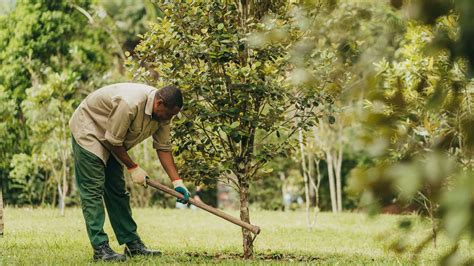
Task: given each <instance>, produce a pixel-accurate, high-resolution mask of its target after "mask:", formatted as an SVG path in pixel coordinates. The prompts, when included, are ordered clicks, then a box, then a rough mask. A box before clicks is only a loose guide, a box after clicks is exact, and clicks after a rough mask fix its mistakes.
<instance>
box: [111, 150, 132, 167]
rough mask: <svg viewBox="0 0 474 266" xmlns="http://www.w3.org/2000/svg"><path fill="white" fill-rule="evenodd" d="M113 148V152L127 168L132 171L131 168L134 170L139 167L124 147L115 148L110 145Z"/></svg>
mask: <svg viewBox="0 0 474 266" xmlns="http://www.w3.org/2000/svg"><path fill="white" fill-rule="evenodd" d="M110 146H111V148H110V150H111V152H112V153H113V154H114V155H115V156H117V158H118V159H119V160H120V161H121V162H122V163H123V164H125V166H126V167H127V169H131V168H134V167H136V166H137V164H136V163H134V162H133V160H132V158H130V155H128V152H127V150H126V149H125V147H124V146H114V145H110Z"/></svg>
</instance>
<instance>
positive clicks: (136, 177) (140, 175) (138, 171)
mask: <svg viewBox="0 0 474 266" xmlns="http://www.w3.org/2000/svg"><path fill="white" fill-rule="evenodd" d="M128 172H129V173H130V176H131V177H132V180H133V183H135V184H139V185H142V186H144V187H147V186H148V185H147V184H146V178H147V176H148V174H147V173H146V172H145V170H143V169H142V168H141V167H140V166H138V165H136V166H135V167H132V168H129V169H128Z"/></svg>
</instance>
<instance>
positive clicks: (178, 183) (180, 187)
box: [173, 179, 189, 204]
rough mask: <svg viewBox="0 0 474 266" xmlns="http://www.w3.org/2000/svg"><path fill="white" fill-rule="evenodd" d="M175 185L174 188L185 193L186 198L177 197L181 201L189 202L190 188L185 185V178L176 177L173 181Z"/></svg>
mask: <svg viewBox="0 0 474 266" xmlns="http://www.w3.org/2000/svg"><path fill="white" fill-rule="evenodd" d="M173 186H174V190H175V191H176V192H179V193H181V194H183V196H184V198H183V199H177V201H178V202H179V203H183V204H187V203H188V201H189V191H188V189H187V188H186V187H185V186H184V184H183V180H182V179H176V180H175V181H173Z"/></svg>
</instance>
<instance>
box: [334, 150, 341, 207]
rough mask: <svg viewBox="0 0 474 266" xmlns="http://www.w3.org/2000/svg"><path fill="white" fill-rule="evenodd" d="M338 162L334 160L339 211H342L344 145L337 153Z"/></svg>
mask: <svg viewBox="0 0 474 266" xmlns="http://www.w3.org/2000/svg"><path fill="white" fill-rule="evenodd" d="M336 156H337V160H334V172H335V174H336V193H337V211H339V212H340V211H342V178H341V168H342V143H341V144H340V146H339V149H338V151H337V154H336Z"/></svg>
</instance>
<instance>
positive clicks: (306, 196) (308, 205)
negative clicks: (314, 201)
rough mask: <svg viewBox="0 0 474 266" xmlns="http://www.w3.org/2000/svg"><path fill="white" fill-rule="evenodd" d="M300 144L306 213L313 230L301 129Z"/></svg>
mask: <svg viewBox="0 0 474 266" xmlns="http://www.w3.org/2000/svg"><path fill="white" fill-rule="evenodd" d="M298 142H299V144H300V152H301V167H302V168H303V180H304V196H305V205H306V208H305V211H306V224H307V225H308V228H309V229H311V218H310V217H309V216H310V210H309V207H310V202H309V184H308V183H309V182H308V179H309V177H308V169H307V167H306V156H305V151H304V143H303V130H302V129H301V128H299V129H298Z"/></svg>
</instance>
